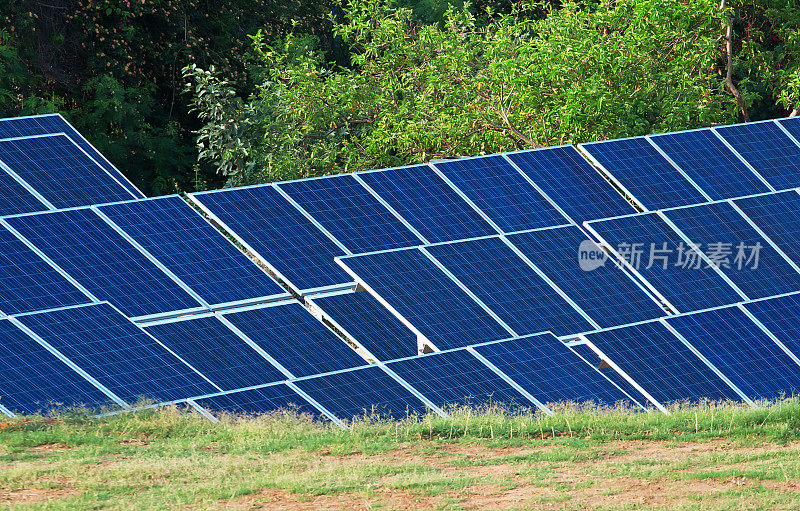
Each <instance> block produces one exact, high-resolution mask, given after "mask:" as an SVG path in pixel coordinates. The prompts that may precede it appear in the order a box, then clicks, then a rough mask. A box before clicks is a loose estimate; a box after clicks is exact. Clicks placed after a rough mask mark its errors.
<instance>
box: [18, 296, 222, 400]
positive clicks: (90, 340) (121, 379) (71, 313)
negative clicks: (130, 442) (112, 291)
mask: <svg viewBox="0 0 800 511" xmlns="http://www.w3.org/2000/svg"><path fill="white" fill-rule="evenodd" d="M17 319H18V320H19V321H20V322H21V323H23V324H24V325H25V326H27V327H28V328H30V329H31V330H32V331H33V332H34V333H36V334H37V335H38V336H40V337H41V338H42V339H44V340H45V341H46V342H47V343H49V344H50V345H51V346H53V347H54V348H55V349H57V350H58V351H60V352H61V353H63V354H64V355H65V356H66V357H67V358H69V359H70V360H72V362H74V363H75V364H76V365H77V366H78V367H80V368H82V369H83V370H85V371H86V372H87V373H88V374H90V375H91V376H92V377H94V378H95V379H96V380H97V381H99V382H100V383H101V384H102V385H104V386H105V387H106V388H108V389H109V390H110V391H111V392H113V393H114V394H116V395H117V396H119V397H120V398H122V399H124V400H125V401H128V402H129V403H132V402H135V401H136V400H137V399H139V398H140V397H144V398H147V399H153V400H156V401H173V400H177V399H183V398H187V397H190V396H196V395H200V394H209V393H211V392H215V391H216V390H218V389H215V388H214V387H213V386H212V385H211V384H209V383H208V382H207V381H206V380H204V379H203V378H202V377H200V375H198V374H197V373H196V372H195V371H193V370H192V369H191V368H190V367H189V366H187V365H186V364H185V363H184V362H182V361H181V360H180V359H179V358H177V357H176V356H175V355H173V354H172V353H170V352H169V351H167V350H166V349H165V348H164V347H163V346H162V345H160V344H158V343H157V342H156V341H155V340H154V339H153V338H152V337H150V336H149V335H147V334H146V333H145V332H144V331H143V330H142V329H141V328H139V327H138V326H136V325H135V324H133V323H132V322H131V321H130V320H128V319H127V318H125V317H124V316H123V315H122V314H120V313H119V312H117V311H116V310H115V309H114V308H113V307H111V306H110V305H108V304H103V303H101V304H96V305H87V306H83V307H74V308H70V309H59V310H55V311H50V312H42V313H35V314H30V315H25V316H18V317H17Z"/></svg>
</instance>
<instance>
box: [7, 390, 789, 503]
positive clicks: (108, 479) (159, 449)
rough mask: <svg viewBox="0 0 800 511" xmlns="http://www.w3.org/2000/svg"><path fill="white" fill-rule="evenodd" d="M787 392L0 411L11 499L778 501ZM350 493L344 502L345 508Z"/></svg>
mask: <svg viewBox="0 0 800 511" xmlns="http://www.w3.org/2000/svg"><path fill="white" fill-rule="evenodd" d="M798 446H800V402H798V401H797V400H796V399H790V400H784V401H781V402H778V403H763V404H762V406H761V407H759V408H757V409H751V408H745V407H742V406H738V405H732V404H725V403H706V404H702V405H699V406H676V407H675V408H674V409H673V410H672V413H671V414H670V415H665V414H661V413H651V414H644V413H637V412H632V411H630V410H626V409H609V410H603V411H594V410H586V409H581V408H580V407H564V408H562V409H560V410H558V411H557V413H556V414H555V415H554V416H552V417H548V416H545V415H541V414H538V413H537V414H533V415H531V414H512V413H506V412H503V411H502V410H498V409H490V410H483V411H480V412H476V411H467V410H452V411H451V414H450V417H449V418H446V419H445V418H440V417H437V416H429V415H426V416H420V417H411V418H408V419H406V420H402V421H396V422H390V421H382V420H378V419H370V418H366V419H361V420H357V421H354V422H353V423H352V424H351V427H350V428H349V429H347V430H341V429H339V428H337V427H335V426H332V425H330V424H325V423H319V422H314V421H311V420H309V419H308V418H305V417H299V416H297V415H294V414H291V413H285V414H275V415H270V416H263V417H254V418H253V417H251V418H244V417H233V416H226V417H222V419H221V422H220V423H219V424H212V423H210V422H208V421H206V420H205V419H203V418H202V417H200V416H199V415H197V414H195V413H184V412H183V411H182V410H179V409H178V408H167V409H160V410H146V411H141V412H137V413H133V414H125V415H117V416H111V417H105V418H100V419H95V418H91V417H89V416H87V415H83V414H80V413H70V414H65V415H60V416H57V417H51V418H46V417H21V418H16V419H11V420H8V421H6V422H0V505H10V506H12V507H15V508H20V509H28V508H30V509H104V508H115V509H153V508H155V509H184V508H187V507H194V508H198V509H208V508H212V509H213V508H220V509H223V508H241V509H251V508H263V509H310V508H318V507H323V506H327V508H328V509H338V508H345V509H353V508H355V509H360V508H372V509H395V508H399V509H464V508H467V509H469V508H481V507H484V508H489V509H495V508H496V509H530V508H545V509H586V508H597V509H632V508H634V507H636V508H639V507H645V508H652V509H660V508H670V509H672V508H685V509H729V508H731V507H735V508H737V509H764V508H770V509H792V508H797V507H798V502H800V494H799V493H798V491H800V449H798ZM354 506H355V507H354Z"/></svg>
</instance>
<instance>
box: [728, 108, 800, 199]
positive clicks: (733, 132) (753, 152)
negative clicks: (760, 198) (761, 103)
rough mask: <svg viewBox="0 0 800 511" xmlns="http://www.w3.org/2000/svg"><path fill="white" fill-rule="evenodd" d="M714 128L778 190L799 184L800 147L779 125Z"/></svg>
mask: <svg viewBox="0 0 800 511" xmlns="http://www.w3.org/2000/svg"><path fill="white" fill-rule="evenodd" d="M714 129H715V130H716V131H717V133H719V134H720V135H722V137H723V138H724V139H725V140H727V141H728V143H730V144H731V146H733V148H734V149H736V151H737V152H738V153H739V154H741V155H742V157H743V158H744V159H745V160H747V162H748V163H750V165H752V166H753V168H755V169H756V170H757V171H758V172H759V174H761V175H762V176H764V179H766V180H767V181H768V182H769V184H771V185H772V186H773V187H775V189H776V190H785V189H787V188H794V187H796V186H800V146H798V145H797V144H795V143H794V141H792V139H791V138H789V137H788V136H786V133H784V132H783V131H782V130H781V128H780V127H779V126H778V125H777V124H775V123H773V122H753V123H745V124H736V125H734V126H724V127H720V128H714ZM751 193H753V192H751Z"/></svg>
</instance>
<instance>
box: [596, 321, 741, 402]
mask: <svg viewBox="0 0 800 511" xmlns="http://www.w3.org/2000/svg"><path fill="white" fill-rule="evenodd" d="M586 337H587V338H588V339H589V341H591V342H592V344H594V345H595V346H597V347H598V348H599V349H600V351H602V352H603V353H605V354H606V355H607V356H608V358H609V359H610V360H611V361H612V362H614V363H615V364H616V365H617V366H619V367H620V368H621V369H622V370H623V371H625V372H626V373H627V374H628V376H630V377H631V378H632V379H633V380H634V381H635V382H636V383H638V384H639V385H640V386H641V387H642V388H643V389H644V390H645V391H646V392H648V393H649V394H650V395H651V396H653V398H655V400H656V401H658V402H659V403H661V404H667V403H671V402H679V401H685V400H689V401H697V400H700V399H712V400H734V401H740V400H741V397H740V396H739V394H738V393H736V391H734V390H733V389H732V388H731V387H730V386H729V385H728V384H727V383H725V381H724V380H723V379H722V378H720V377H719V376H718V375H717V374H716V373H715V372H714V371H713V370H712V369H711V368H710V367H708V366H707V365H706V364H705V362H703V361H702V360H701V359H700V358H698V357H697V355H695V354H694V353H693V352H692V351H691V350H690V349H689V348H688V347H687V346H686V345H685V344H683V342H681V340H680V339H678V338H677V337H676V336H675V335H674V334H673V333H672V332H670V331H669V330H668V329H667V328H666V327H665V326H664V325H662V324H661V323H659V322H653V323H643V324H640V325H633V326H628V327H624V328H618V329H614V330H605V331H602V332H597V333H592V334H588V335H587V336H586Z"/></svg>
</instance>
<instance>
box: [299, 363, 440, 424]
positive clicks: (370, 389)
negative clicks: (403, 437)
mask: <svg viewBox="0 0 800 511" xmlns="http://www.w3.org/2000/svg"><path fill="white" fill-rule="evenodd" d="M294 383H295V385H297V387H299V388H300V389H301V390H302V391H304V392H305V393H306V394H308V395H309V396H311V398H312V399H314V400H315V401H317V402H318V403H319V404H320V405H321V406H323V407H324V408H325V409H327V410H328V411H330V412H331V413H333V414H334V415H335V416H336V417H338V418H340V419H344V420H350V419H353V418H358V417H368V418H385V417H391V418H395V419H401V418H404V417H406V416H407V415H411V414H414V413H417V414H422V413H425V410H426V407H425V405H424V404H423V403H422V401H420V400H419V399H417V398H416V397H415V396H414V395H413V394H412V393H411V392H410V391H409V390H407V389H406V388H405V387H403V386H402V385H401V384H400V383H399V382H398V381H397V380H395V379H394V378H392V377H391V376H389V375H388V374H387V373H385V372H384V371H383V370H381V369H380V368H379V367H377V366H371V367H366V368H363V369H358V370H355V371H346V372H342V373H334V374H329V375H325V376H319V377H316V378H309V379H307V380H298V381H296V382H294Z"/></svg>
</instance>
